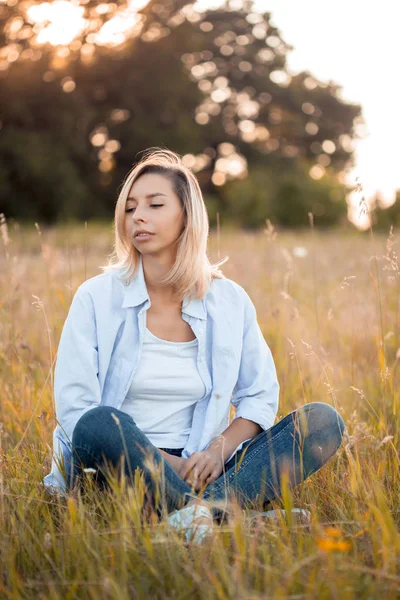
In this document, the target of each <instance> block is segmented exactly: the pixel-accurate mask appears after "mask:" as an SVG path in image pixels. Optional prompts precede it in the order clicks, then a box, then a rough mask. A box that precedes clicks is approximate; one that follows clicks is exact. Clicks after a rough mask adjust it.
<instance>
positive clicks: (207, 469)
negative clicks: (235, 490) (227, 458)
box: [197, 462, 215, 485]
mask: <svg viewBox="0 0 400 600" xmlns="http://www.w3.org/2000/svg"><path fill="white" fill-rule="evenodd" d="M214 469H215V465H214V464H212V463H210V462H206V463H205V464H204V466H203V469H202V470H201V471H200V469H199V474H198V476H197V480H198V481H199V483H200V484H201V485H204V484H205V482H206V480H207V478H208V477H209V476H210V475H211V473H212V472H213V471H214Z"/></svg>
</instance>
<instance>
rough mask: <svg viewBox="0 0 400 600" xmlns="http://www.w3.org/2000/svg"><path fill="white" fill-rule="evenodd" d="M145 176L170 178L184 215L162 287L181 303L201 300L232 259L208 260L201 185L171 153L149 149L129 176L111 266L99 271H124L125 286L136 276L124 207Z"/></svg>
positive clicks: (135, 254) (118, 210)
mask: <svg viewBox="0 0 400 600" xmlns="http://www.w3.org/2000/svg"><path fill="white" fill-rule="evenodd" d="M145 173H158V174H160V175H163V176H164V177H167V178H168V179H169V180H170V181H171V183H172V187H173V190H174V192H175V193H176V194H177V196H178V197H179V199H180V201H181V204H182V207H183V211H184V220H185V227H184V230H183V231H182V233H181V235H180V237H179V238H178V240H177V254H176V261H175V263H174V265H173V266H172V268H171V269H170V270H169V271H168V273H167V274H166V275H165V277H164V278H163V279H162V280H161V281H160V284H161V285H162V286H171V287H172V289H173V290H174V291H175V293H176V294H177V296H178V297H179V298H181V299H182V300H183V299H184V298H185V297H186V296H187V295H188V296H189V297H190V299H192V298H196V299H201V298H203V297H204V296H205V295H206V293H207V290H208V287H209V285H210V283H211V281H212V279H214V278H216V279H223V278H225V275H224V274H223V273H222V272H221V271H220V269H219V267H220V266H222V265H223V264H224V263H225V262H226V261H227V260H229V256H226V257H225V258H224V259H222V260H220V261H219V262H217V263H214V264H211V263H210V261H209V259H208V256H207V240H208V234H209V221H208V213H207V208H206V205H205V203H204V200H203V195H202V192H201V189H200V185H199V183H198V181H197V178H196V176H195V175H194V174H193V173H192V171H191V170H190V169H189V168H188V167H186V166H185V165H184V163H183V161H182V159H181V157H180V156H179V155H178V154H176V153H175V152H172V151H171V150H168V149H162V148H159V147H155V148H149V149H148V150H146V151H145V154H144V156H143V158H141V160H140V161H139V162H138V163H137V164H136V165H135V166H134V167H133V168H132V169H131V171H129V173H128V174H127V176H126V178H125V181H124V182H123V185H122V189H121V192H120V194H119V196H118V200H117V204H116V206H115V218H114V233H115V242H114V249H113V252H112V254H111V255H110V257H109V262H108V264H107V265H103V266H101V267H100V269H102V270H103V271H110V270H113V269H119V270H121V276H120V278H121V279H122V280H123V281H124V282H129V281H130V280H131V279H132V278H133V277H135V276H136V274H137V271H138V268H139V261H140V252H139V251H138V250H137V249H136V248H135V246H134V245H133V244H132V241H131V240H130V238H129V236H127V235H126V231H125V207H126V201H127V198H128V194H129V191H130V189H131V186H132V184H133V183H134V181H137V179H139V177H140V176H141V175H144V174H145Z"/></svg>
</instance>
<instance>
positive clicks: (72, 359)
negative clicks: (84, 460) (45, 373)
mask: <svg viewBox="0 0 400 600" xmlns="http://www.w3.org/2000/svg"><path fill="white" fill-rule="evenodd" d="M98 372H99V368H98V351H97V331H96V319H95V314H94V307H93V301H92V298H91V296H90V294H89V293H88V292H87V291H86V290H85V289H84V288H82V287H79V288H78V290H77V291H76V293H75V296H74V298H73V300H72V303H71V306H70V309H69V313H68V316H67V319H66V321H65V323H64V327H63V330H62V333H61V337H60V342H59V345H58V353H57V361H56V367H55V371H54V397H55V404H56V416H57V420H58V424H59V426H60V427H61V430H62V431H63V433H64V434H66V436H67V437H68V439H69V440H70V441H71V440H72V433H73V430H74V427H75V425H76V423H77V421H78V420H79V418H80V417H81V416H82V415H83V414H84V413H85V412H87V411H88V410H90V409H91V408H94V407H95V406H99V405H100V402H101V391H100V384H99V380H98Z"/></svg>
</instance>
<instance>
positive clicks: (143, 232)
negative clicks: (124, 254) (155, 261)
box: [134, 231, 154, 237]
mask: <svg viewBox="0 0 400 600" xmlns="http://www.w3.org/2000/svg"><path fill="white" fill-rule="evenodd" d="M141 234H144V235H154V233H151V232H150V231H137V232H136V233H135V236H134V237H138V236H139V235H141Z"/></svg>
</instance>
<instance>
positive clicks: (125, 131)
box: [0, 0, 400, 232]
mask: <svg viewBox="0 0 400 600" xmlns="http://www.w3.org/2000/svg"><path fill="white" fill-rule="evenodd" d="M398 16H399V8H398V7H397V3H393V2H389V1H387V0H382V1H381V2H380V3H379V6H376V5H375V7H374V8H372V7H371V6H370V7H368V6H366V5H365V3H362V2H361V0H352V3H351V6H348V3H346V4H345V2H344V0H337V1H336V2H335V3H334V4H331V5H329V7H328V6H326V5H320V3H318V2H317V1H316V0H307V1H304V2H299V1H298V0H279V2H278V0H259V1H258V2H257V1H255V2H251V1H243V0H231V1H225V2H224V1H217V0H200V1H198V2H191V3H190V2H187V1H185V0H163V1H162V2H161V1H158V2H157V1H154V0H150V1H149V0H131V1H128V2H126V1H118V0H117V1H115V2H92V1H85V0H73V1H68V2H67V1H65V0H55V1H54V2H34V1H32V0H22V1H18V0H0V23H1V34H0V35H1V38H0V39H1V42H0V45H1V46H0V81H1V90H2V93H1V99H0V166H1V180H0V213H4V215H5V217H6V219H7V220H9V221H13V220H14V221H17V222H31V223H32V222H39V223H41V224H44V225H52V224H63V223H65V222H74V221H78V222H79V221H84V220H92V219H93V220H100V221H103V220H104V221H109V220H110V219H112V217H113V214H114V207H115V202H116V200H117V197H118V193H119V190H120V188H121V185H122V181H123V179H124V177H125V176H126V174H127V172H128V171H129V170H130V168H131V167H132V165H133V164H134V163H135V162H136V161H137V160H139V159H140V156H141V154H140V153H141V152H142V151H143V150H145V149H147V148H149V147H151V146H161V147H167V148H170V149H172V150H174V151H176V152H178V153H179V154H181V155H182V156H183V157H184V162H185V164H186V165H187V166H188V167H190V168H191V169H192V170H193V171H194V172H195V173H196V175H197V177H198V179H199V182H200V185H201V187H202V190H203V194H204V199H205V202H206V204H207V209H208V213H209V218H210V224H211V226H215V224H216V222H217V218H219V219H220V222H221V225H222V226H230V225H232V226H238V227H241V228H248V229H253V228H258V227H260V226H262V225H265V222H266V220H267V219H269V220H270V221H271V222H272V223H274V225H279V226H281V227H282V228H300V227H305V226H308V225H309V220H310V217H309V213H312V214H313V220H314V224H315V226H316V227H320V228H328V227H333V226H341V227H347V228H349V229H359V230H365V229H367V228H368V227H369V226H370V224H371V223H372V224H373V225H374V227H375V228H376V229H380V230H382V231H386V232H387V231H388V230H389V228H390V226H391V225H395V226H396V225H397V226H399V225H400V200H399V198H400V173H399V169H398V168H397V167H396V165H397V163H398V159H399V153H398V149H397V139H398V137H399V135H400V131H397V134H396V128H397V129H399V128H400V126H399V124H398V122H397V120H396V107H395V102H396V99H397V97H398V90H397V86H398V77H397V76H396V75H395V73H396V68H397V65H396V52H397V48H396V47H395V43H396V36H395V32H394V27H395V26H396V23H398V19H396V17H398Z"/></svg>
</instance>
